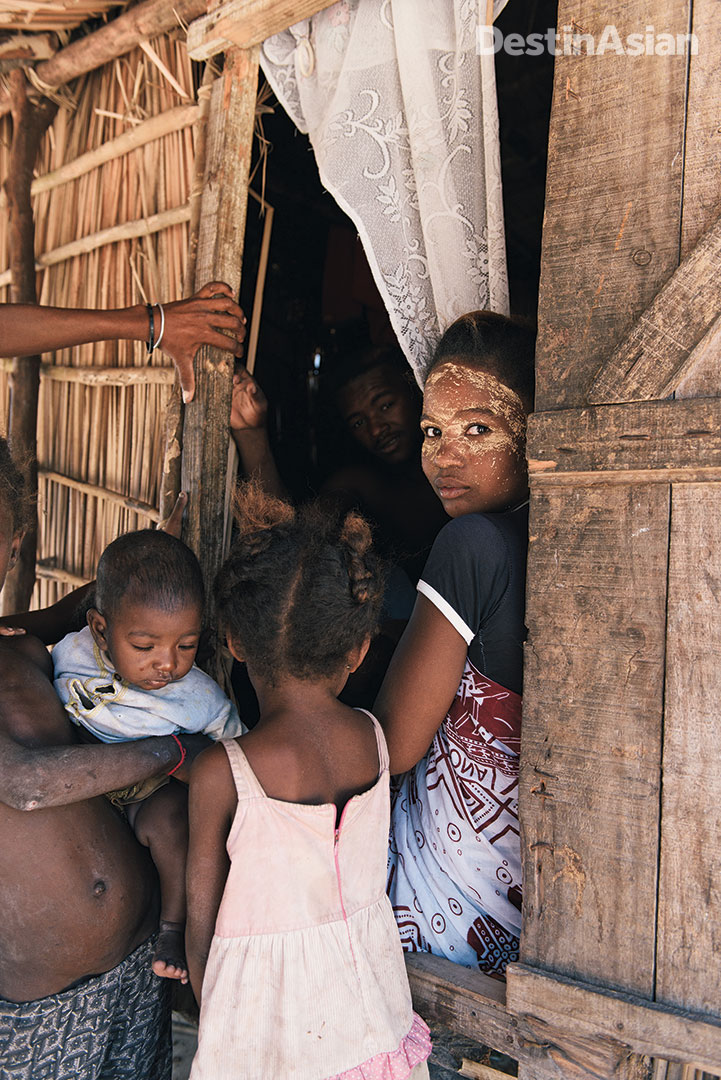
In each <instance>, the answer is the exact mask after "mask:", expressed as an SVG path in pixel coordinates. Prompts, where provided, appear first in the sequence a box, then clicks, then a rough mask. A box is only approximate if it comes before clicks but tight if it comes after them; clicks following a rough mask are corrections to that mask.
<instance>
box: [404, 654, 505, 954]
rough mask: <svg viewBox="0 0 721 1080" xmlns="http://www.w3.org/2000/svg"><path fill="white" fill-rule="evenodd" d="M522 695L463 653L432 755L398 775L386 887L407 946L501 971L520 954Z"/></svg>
mask: <svg viewBox="0 0 721 1080" xmlns="http://www.w3.org/2000/svg"><path fill="white" fill-rule="evenodd" d="M520 738H521V698H520V696H519V695H518V694H515V693H513V691H511V690H506V689H505V688H504V687H502V686H499V684H498V683H495V682H493V681H492V680H491V679H488V678H486V676H485V675H482V674H481V672H480V671H478V670H477V669H476V668H475V667H474V666H473V664H472V663H471V661H470V660H468V659H467V660H466V666H465V669H464V672H463V677H462V679H461V683H460V686H459V687H458V691H457V693H456V697H455V699H454V701H453V704H452V705H451V708H450V710H449V712H448V715H447V716H446V718H445V720H444V721H443V723H442V725H441V727H440V728H439V729H438V731H437V732H436V734H435V736H434V739H433V743H432V744H431V747H430V750H429V751H428V753H427V754H426V756H425V757H424V758H423V759H422V760H421V761H420V762H419V763H418V764H417V765H416V766H415V768H414V769H411V770H410V772H407V773H405V774H404V775H403V776H400V777H397V778H396V780H395V789H394V793H393V805H392V811H391V834H390V852H389V860H388V893H389V895H390V898H391V903H392V905H393V910H394V913H395V916H396V922H397V924H398V929H399V931H400V935H401V940H402V942H403V948H404V949H405V950H406V952H417V951H424V952H432V953H436V954H438V955H442V956H446V957H447V958H448V959H449V960H453V961H455V962H456V963H458V964H464V965H465V966H467V967H479V968H480V969H481V970H482V971H485V972H487V973H488V974H490V975H497V976H502V975H503V973H504V972H505V969H506V965H507V964H508V963H510V962H511V960H516V959H518V935H519V934H520V929H521V858H520V840H519V827H518V759H519V750H520Z"/></svg>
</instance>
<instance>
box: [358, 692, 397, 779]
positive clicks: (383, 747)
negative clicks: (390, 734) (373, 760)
mask: <svg viewBox="0 0 721 1080" xmlns="http://www.w3.org/2000/svg"><path fill="white" fill-rule="evenodd" d="M357 711H358V712H362V713H365V714H366V716H368V717H369V718H370V719H371V720H372V721H373V727H374V729H375V733H376V746H377V747H378V775H379V776H380V775H381V773H383V772H385V771H386V770H387V769H388V767H389V765H390V758H389V757H388V744H387V743H386V737H385V734H384V732H383V728H382V727H381V726H380V724H379V722H378V721H377V720H376V718H375V716H374V715H373V713H372V712H368V709H360V708H359V709H358V710H357Z"/></svg>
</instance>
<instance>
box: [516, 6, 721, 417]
mask: <svg viewBox="0 0 721 1080" xmlns="http://www.w3.org/2000/svg"><path fill="white" fill-rule="evenodd" d="M689 6H690V4H689V0H681V2H680V3H679V2H677V0H656V2H654V3H651V2H650V0H613V2H612V3H610V4H603V5H599V4H598V3H594V2H592V0H580V2H576V0H573V2H572V0H560V3H559V8H558V24H559V27H560V28H564V27H567V28H568V30H569V33H570V30H571V27H572V26H573V27H575V28H576V29H577V30H578V32H579V33H589V34H592V35H594V37H595V39H596V42H599V41H600V40H601V36H602V34H603V31H604V28H605V27H606V26H613V27H615V28H616V29H617V31H618V34H619V36H620V39H621V40H622V41H625V39H626V37H627V35H628V34H630V33H638V31H639V30H641V31H643V29H644V27H645V26H646V24H653V26H654V28H655V30H656V31H657V32H660V31H664V32H669V33H672V34H674V35H675V34H681V35H683V34H685V33H686V31H687V29H688V22H689ZM708 40H712V39H708ZM568 53H569V54H570V55H568V54H566V53H562V54H559V55H557V56H556V59H555V72H554V93H553V107H552V113H551V128H550V134H549V147H548V170H547V181H546V200H545V217H544V226H543V248H542V256H541V285H540V297H539V315H538V346H537V376H536V377H537V395H536V408H537V409H539V410H546V409H558V408H568V407H570V406H575V405H583V404H585V402H586V400H587V398H586V394H587V390H588V386H589V384H590V382H591V380H592V379H593V377H594V376H595V374H596V373H597V371H598V369H599V367H600V365H601V363H602V362H603V360H604V358H605V357H607V356H608V355H609V353H610V352H611V350H612V349H613V348H614V346H615V345H616V344H617V343H618V342H619V341H620V340H621V339H622V338H623V337H624V336H625V334H626V333H627V332H628V331H629V330H630V328H631V327H632V326H633V324H634V322H635V321H636V319H637V318H638V316H639V315H640V314H641V312H642V311H644V309H645V308H646V307H647V306H648V304H649V303H650V302H651V300H652V299H653V297H654V296H655V295H656V293H657V292H658V291H659V289H660V288H661V286H662V285H663V284H664V283H665V282H666V281H667V280H668V278H669V277H670V276H671V274H672V273H673V271H674V270H675V269H676V267H677V266H678V262H679V236H680V219H681V186H682V177H683V155H684V134H685V115H684V101H685V94H686V85H687V58H686V57H684V56H683V55H674V56H630V55H628V54H627V53H624V54H623V55H620V54H616V53H615V52H614V51H612V50H607V51H606V52H605V53H604V54H603V55H595V56H588V55H585V52H584V48H583V46H581V47H580V48H579V50H578V53H577V54H574V53H573V52H572V50H570V49H569V50H568ZM710 62H711V63H713V62H714V61H713V60H711V61H710ZM715 138H716V139H717V138H718V136H715Z"/></svg>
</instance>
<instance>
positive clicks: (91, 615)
mask: <svg viewBox="0 0 721 1080" xmlns="http://www.w3.org/2000/svg"><path fill="white" fill-rule="evenodd" d="M87 620H88V626H89V627H90V633H91V634H92V635H93V637H94V639H95V644H96V645H99V646H100V648H101V649H105V650H106V651H107V648H108V637H107V634H108V620H107V619H106V618H105V616H104V615H101V614H100V612H99V611H98V609H97V608H94V607H91V608H88V613H87Z"/></svg>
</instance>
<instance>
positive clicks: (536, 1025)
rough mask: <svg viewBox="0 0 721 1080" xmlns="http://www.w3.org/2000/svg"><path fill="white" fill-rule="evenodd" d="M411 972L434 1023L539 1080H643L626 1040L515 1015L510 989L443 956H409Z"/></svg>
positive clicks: (419, 1006)
mask: <svg viewBox="0 0 721 1080" xmlns="http://www.w3.org/2000/svg"><path fill="white" fill-rule="evenodd" d="M405 960H406V971H407V972H408V980H409V982H410V986H411V994H412V997H413V1007H414V1008H415V1010H416V1011H417V1012H418V1013H419V1014H420V1015H421V1016H422V1017H423V1018H424V1019H425V1020H426V1021H428V1022H429V1023H432V1024H433V1023H435V1024H442V1025H443V1026H445V1027H449V1028H451V1030H452V1031H454V1032H457V1033H458V1034H460V1035H465V1036H466V1037H468V1038H470V1039H475V1040H477V1041H479V1042H483V1043H485V1044H486V1045H487V1046H491V1047H493V1048H494V1049H495V1050H500V1051H502V1052H503V1053H505V1054H508V1055H509V1056H510V1057H512V1058H515V1059H516V1061H518V1063H519V1065H520V1066H523V1067H525V1068H526V1069H527V1070H528V1075H530V1076H532V1077H534V1080H562V1078H563V1077H564V1076H565V1075H568V1074H569V1073H570V1074H571V1075H572V1076H573V1077H574V1078H575V1080H582V1078H583V1077H590V1078H594V1080H609V1078H614V1077H615V1078H616V1080H632V1077H633V1078H634V1080H640V1077H637V1076H636V1074H635V1073H634V1072H633V1071H630V1070H629V1069H628V1061H629V1050H628V1046H626V1044H625V1042H624V1041H623V1039H621V1038H615V1037H611V1038H606V1037H603V1038H600V1039H596V1038H587V1037H579V1035H578V1034H576V1033H569V1032H567V1031H566V1030H565V1026H564V1024H563V1023H562V1022H559V1023H557V1024H555V1025H554V1026H551V1025H549V1024H547V1023H546V1022H545V1021H544V1020H540V1019H537V1018H536V1017H530V1018H526V1017H520V1016H514V1015H511V1013H509V1012H508V1010H507V1008H506V1004H505V998H506V988H505V984H504V983H502V982H499V981H498V980H497V979H491V978H490V977H489V976H488V975H484V974H483V973H482V972H480V971H471V970H470V969H469V968H464V967H459V965H458V964H453V963H451V962H450V960H445V959H444V958H443V957H441V956H432V955H431V954H430V953H408V954H407V955H406V957H405Z"/></svg>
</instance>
